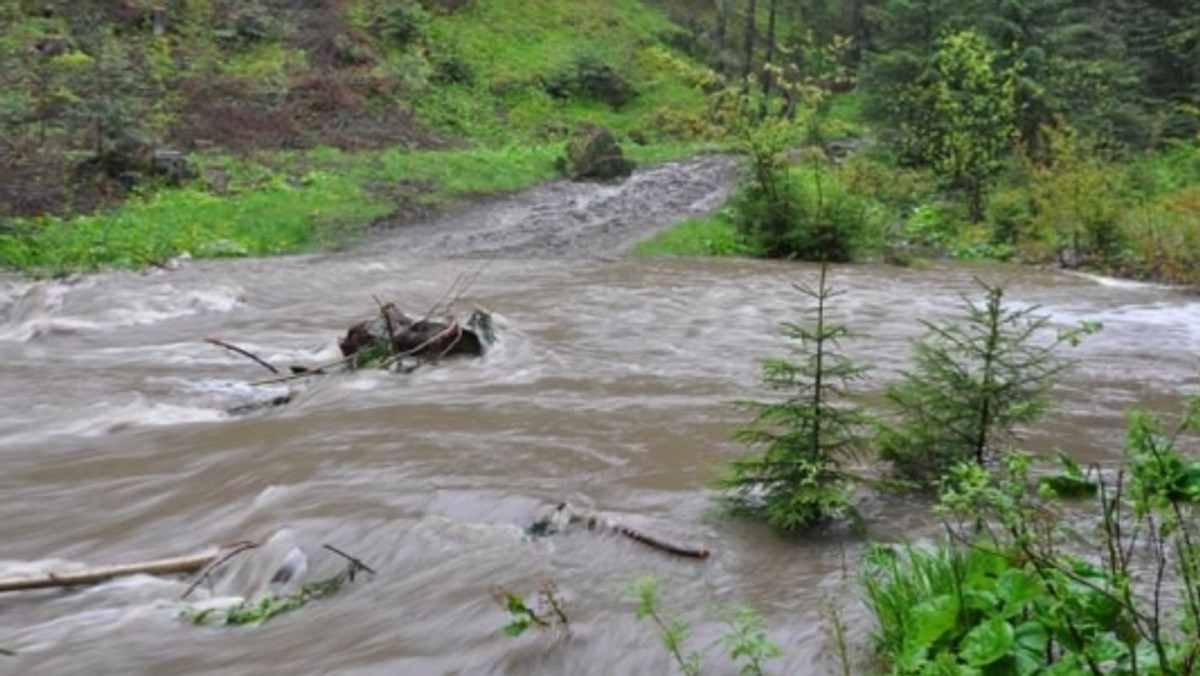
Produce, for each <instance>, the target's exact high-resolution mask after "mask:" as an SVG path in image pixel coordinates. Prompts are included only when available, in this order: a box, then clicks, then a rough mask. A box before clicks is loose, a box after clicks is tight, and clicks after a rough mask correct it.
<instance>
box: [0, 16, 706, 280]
mask: <svg viewBox="0 0 1200 676" xmlns="http://www.w3.org/2000/svg"><path fill="white" fill-rule="evenodd" d="M0 23H3V24H4V25H5V26H6V27H9V26H11V27H12V28H11V29H9V28H6V30H5V31H4V33H3V35H2V36H0V43H2V45H0V46H2V47H3V50H2V52H0V59H2V61H0V129H3V133H2V136H0V220H2V219H4V218H6V217H7V218H8V221H7V225H6V226H3V229H0V265H7V266H15V267H20V268H25V269H35V270H42V271H66V270H73V269H90V268H93V267H96V266H100V265H108V264H114V263H115V264H121V265H134V266H138V265H146V264H153V263H156V262H160V261H162V260H164V258H166V257H170V256H171V255H176V254H178V253H180V252H182V251H189V252H191V253H193V254H194V255H241V254H265V253H273V252H281V251H292V250H297V249H304V248H308V247H311V246H313V245H316V244H322V245H330V244H337V243H340V242H343V241H345V239H346V236H347V235H353V234H354V233H355V232H359V231H361V230H362V228H363V227H364V226H365V225H367V224H368V223H370V222H371V221H372V220H374V219H377V218H379V217H381V216H383V215H386V214H394V213H400V214H401V215H403V214H405V213H414V212H415V213H420V212H422V210H423V209H425V208H426V207H428V206H430V205H432V204H437V203H439V202H441V201H443V200H444V199H446V198H447V197H452V196H454V195H461V194H467V193H473V192H494V191H504V190H513V189H517V188H521V187H524V186H527V185H530V184H532V183H536V182H538V181H542V180H545V179H548V178H550V177H552V176H553V175H554V171H555V170H554V160H555V155H556V154H557V153H558V152H559V146H561V141H562V140H563V139H564V138H565V137H566V134H567V133H568V132H570V131H572V130H575V129H577V128H578V127H579V126H580V125H581V124H583V123H586V122H595V123H603V124H606V125H609V126H611V127H612V128H614V129H615V130H617V131H618V132H619V133H620V134H621V136H622V138H628V137H629V136H630V135H633V136H634V137H635V138H636V139H637V140H638V142H639V143H640V144H643V145H644V147H641V146H639V147H635V148H633V149H632V154H633V155H634V157H635V159H643V160H645V159H654V158H656V157H664V156H670V155H678V154H682V153H685V152H688V149H689V148H691V147H693V146H681V145H678V144H676V145H671V144H672V143H674V142H676V141H678V140H680V139H681V138H682V136H681V135H680V134H676V133H672V132H671V130H669V129H667V128H666V126H665V125H663V124H662V123H661V118H663V117H664V116H667V117H669V116H670V115H679V114H686V113H688V112H689V111H699V110H702V109H703V106H704V105H705V94H704V92H703V91H701V90H700V89H699V88H698V87H697V86H695V84H696V82H697V81H699V80H701V79H702V78H703V77H704V75H705V74H706V73H708V70H707V69H706V68H704V67H703V66H702V65H700V64H698V63H696V62H694V61H689V60H687V59H685V58H682V57H680V56H679V54H678V53H677V52H676V51H673V50H672V49H671V48H670V47H669V46H668V42H669V41H670V40H671V36H672V35H673V34H676V33H679V32H680V31H681V29H680V28H679V27H678V26H676V25H675V24H674V23H672V22H671V21H670V19H668V18H667V16H666V15H665V14H663V13H662V12H660V11H659V10H657V9H653V8H650V7H647V6H646V5H644V4H643V3H640V2H636V1H633V0H619V1H616V2H607V1H601V0H591V1H587V2H579V1H574V2H572V1H570V0H548V1H546V2H538V3H528V2H521V1H519V0H501V1H498V2H487V3H467V2H450V1H445V2H424V3H417V2H383V1H378V0H326V1H312V2H299V1H296V0H250V1H245V0H237V1H234V0H186V1H178V2H169V3H165V4H164V3H157V2H148V1H137V0H126V1H124V2H108V1H103V2H101V1H99V0H83V1H79V2H65V1H60V2H53V1H52V2H38V3H33V2H24V1H16V0H3V1H2V2H0ZM164 151H167V152H164ZM430 152H437V155H436V158H437V159H432V157H433V156H430V155H429V153H430ZM129 197H134V198H135V199H134V200H132V201H125V200H126V199H127V198H129ZM123 201H125V202H124V206H123V207H120V208H118V209H116V210H113V209H110V208H105V207H110V206H111V205H114V204H119V203H121V202H123ZM97 209H100V210H99V211H97Z"/></svg>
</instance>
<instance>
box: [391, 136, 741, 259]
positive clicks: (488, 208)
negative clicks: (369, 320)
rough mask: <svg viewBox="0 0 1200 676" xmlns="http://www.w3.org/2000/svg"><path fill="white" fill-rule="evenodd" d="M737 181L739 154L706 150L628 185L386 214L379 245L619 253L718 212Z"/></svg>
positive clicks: (440, 251) (422, 252)
mask: <svg viewBox="0 0 1200 676" xmlns="http://www.w3.org/2000/svg"><path fill="white" fill-rule="evenodd" d="M736 179H737V169H736V163H735V161H734V160H733V159H732V158H730V157H727V156H722V155H702V156H700V157H695V158H692V159H688V160H682V161H677V162H668V163H666V164H661V165H656V166H653V167H649V168H645V169H640V170H638V171H636V172H634V174H633V176H631V177H630V178H629V179H627V180H625V181H623V182H621V183H614V184H595V183H574V182H570V181H556V182H553V183H547V184H544V185H541V186H538V187H536V188H533V189H530V190H526V191H524V192H520V193H517V194H515V195H508V196H504V197H497V198H492V199H485V200H480V201H478V202H476V203H474V204H472V205H470V206H467V207H464V208H461V209H456V210H453V211H451V212H449V213H446V214H442V215H439V216H435V217H433V218H431V219H427V220H423V221H420V222H417V223H413V222H412V221H411V219H406V218H396V219H392V220H384V221H382V222H380V223H379V224H378V228H379V230H380V232H379V236H378V238H377V240H376V241H374V242H373V243H372V245H371V248H372V250H373V251H376V252H380V253H387V254H390V255H394V256H400V257H414V258H421V259H424V260H431V259H443V258H464V257H472V256H488V257H491V256H495V257H499V258H559V259H597V258H599V259H608V258H616V257H620V256H623V255H626V254H628V253H629V250H630V249H631V248H633V245H634V244H636V243H637V242H639V241H641V240H643V239H645V238H647V237H649V236H651V235H653V234H654V233H656V232H658V231H659V230H661V229H663V228H665V227H667V226H669V225H672V224H674V223H677V222H679V221H681V220H684V219H687V218H691V217H693V216H699V215H702V214H706V213H709V212H711V211H713V210H714V209H716V208H717V207H719V206H720V205H721V204H722V203H723V202H724V201H725V199H726V198H727V197H728V195H729V192H730V190H732V188H733V185H734V183H735V181H736Z"/></svg>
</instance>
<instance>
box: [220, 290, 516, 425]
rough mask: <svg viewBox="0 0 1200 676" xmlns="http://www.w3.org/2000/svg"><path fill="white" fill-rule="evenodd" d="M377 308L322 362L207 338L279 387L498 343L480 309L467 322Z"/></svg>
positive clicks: (399, 366) (411, 365)
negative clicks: (282, 358) (277, 359)
mask: <svg viewBox="0 0 1200 676" xmlns="http://www.w3.org/2000/svg"><path fill="white" fill-rule="evenodd" d="M375 303H376V305H377V306H378V308H379V309H378V312H376V313H375V314H374V315H372V316H371V317H368V318H366V319H363V320H362V321H359V322H356V323H355V324H354V325H352V326H351V327H350V328H349V329H347V330H346V332H345V334H344V335H343V336H342V337H341V338H340V339H339V340H338V347H339V348H340V349H341V352H342V357H341V358H340V359H338V360H336V361H333V362H330V363H327V364H321V365H318V366H303V365H291V366H288V367H286V369H285V368H281V367H279V366H276V365H275V364H272V363H271V362H269V361H267V360H265V359H263V358H262V357H260V356H258V355H257V354H255V353H254V352H251V351H250V350H247V349H245V348H243V347H239V346H237V345H235V344H233V343H229V342H226V341H224V340H221V339H219V338H215V337H212V336H209V337H206V338H205V339H204V340H205V341H207V342H209V343H211V344H213V345H216V346H218V347H221V348H224V349H226V350H229V351H231V352H234V353H236V354H239V355H241V356H243V357H246V358H247V359H250V360H252V361H254V362H255V363H257V364H258V365H260V366H262V367H263V368H265V369H267V370H268V371H270V372H271V374H272V375H271V377H269V378H265V379H263V380H257V381H254V382H253V383H251V385H254V386H261V385H274V384H279V383H285V382H289V381H295V380H300V379H304V378H310V377H313V376H319V375H326V374H329V373H333V372H336V371H339V370H351V371H354V370H358V369H363V368H380V369H385V370H388V371H391V372H394V373H410V372H412V371H413V370H415V369H417V368H419V367H420V366H421V365H422V364H425V363H432V362H437V361H439V360H441V359H444V358H447V357H482V356H483V355H484V353H486V352H487V349H488V348H489V347H490V346H491V345H492V344H493V343H495V342H496V332H495V328H494V326H493V323H492V314H491V313H490V312H489V311H487V310H485V309H483V308H478V307H477V308H476V309H475V310H474V311H473V312H472V313H471V314H470V315H469V316H468V317H467V318H466V319H465V320H460V319H458V318H457V317H455V316H454V315H452V314H449V313H447V314H445V315H443V316H441V317H438V318H435V317H433V315H432V311H431V312H429V313H427V314H426V315H424V316H421V317H416V316H413V315H409V314H408V313H406V312H404V311H403V310H401V309H400V308H399V307H398V306H397V305H396V304H395V303H391V302H388V303H385V302H382V301H380V300H379V299H378V298H376V299H375ZM293 396H294V393H293V392H289V393H287V394H285V395H281V396H278V397H275V398H273V399H271V400H269V401H263V402H256V403H253V404H248V405H245V406H238V407H234V408H233V409H230V411H229V412H230V413H232V414H235V415H241V414H245V413H252V412H255V411H258V410H261V409H263V408H273V407H276V406H282V405H284V404H287V403H289V402H290V401H291V400H292V398H293Z"/></svg>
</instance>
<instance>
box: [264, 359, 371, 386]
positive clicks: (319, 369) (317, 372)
mask: <svg viewBox="0 0 1200 676" xmlns="http://www.w3.org/2000/svg"><path fill="white" fill-rule="evenodd" d="M357 355H358V353H355V354H352V355H350V356H349V357H342V358H341V359H338V360H337V361H331V362H329V363H328V364H321V365H320V366H316V367H313V368H312V369H309V370H308V371H305V372H303V373H293V374H291V375H286V376H280V377H278V378H266V379H264V380H255V381H254V382H252V383H250V385H251V386H252V387H258V386H260V385H277V384H279V383H286V382H289V381H292V380H302V379H304V378H311V377H313V376H323V375H326V374H325V369H328V368H333V367H334V366H345V365H346V364H349V363H350V362H351V361H353V360H354V358H355V357H356V356H357Z"/></svg>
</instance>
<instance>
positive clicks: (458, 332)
mask: <svg viewBox="0 0 1200 676" xmlns="http://www.w3.org/2000/svg"><path fill="white" fill-rule="evenodd" d="M451 326H453V327H454V340H452V341H450V344H449V345H447V346H446V349H444V350H442V351H441V352H439V353H438V356H437V358H436V359H435V361H436V360H437V359H441V358H442V357H445V356H446V355H447V354H448V353H449V352H450V350H453V349H454V346H455V345H458V342H459V341H460V340H462V337H463V330H462V325H461V324H459V323H458V320H457V319H455V320H454V323H453V324H451Z"/></svg>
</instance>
